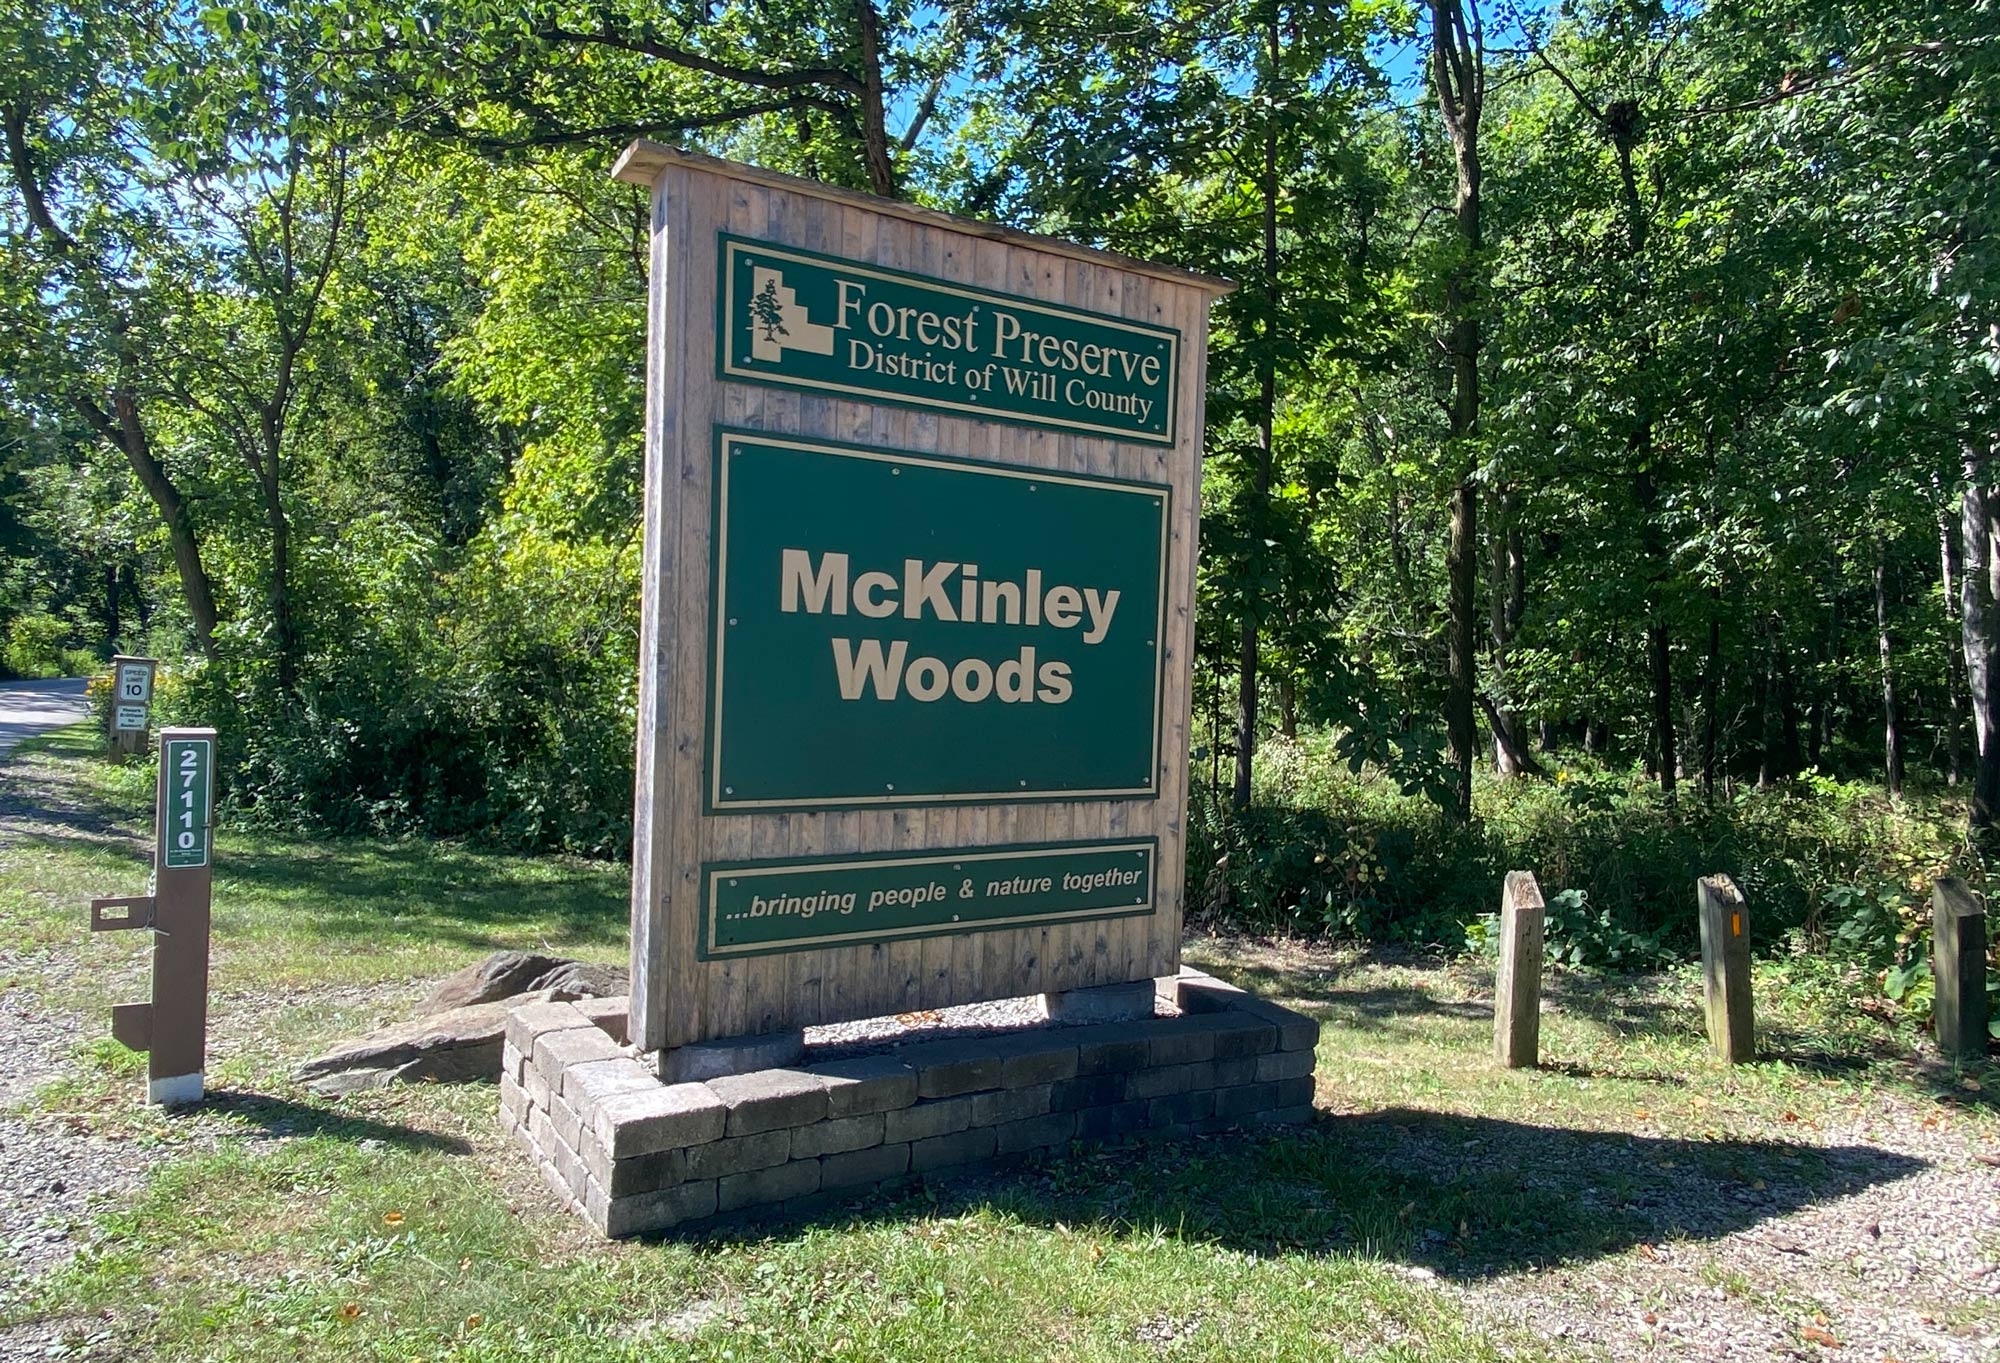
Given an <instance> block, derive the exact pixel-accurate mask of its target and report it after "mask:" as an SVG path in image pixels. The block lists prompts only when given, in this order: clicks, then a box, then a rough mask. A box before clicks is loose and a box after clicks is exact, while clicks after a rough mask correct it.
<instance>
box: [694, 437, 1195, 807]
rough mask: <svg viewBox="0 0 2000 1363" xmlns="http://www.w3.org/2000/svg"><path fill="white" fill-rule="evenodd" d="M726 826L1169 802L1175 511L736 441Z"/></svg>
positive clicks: (722, 490)
mask: <svg viewBox="0 0 2000 1363" xmlns="http://www.w3.org/2000/svg"><path fill="white" fill-rule="evenodd" d="M715 457H716V470H715V481H714V487H715V508H714V515H715V520H714V555H715V563H714V579H713V580H714V596H713V600H712V611H713V616H712V619H711V624H710V629H711V639H710V656H711V659H712V666H713V669H714V670H713V673H712V675H711V677H710V681H709V723H708V751H707V804H708V807H709V809H710V810H711V812H727V811H731V810H761V809H811V808H827V807H857V806H867V805H882V804H891V805H893V804H913V803H921V804H937V803H949V802H962V803H985V802H992V801H1006V800H1033V799H1083V798H1113V797H1123V798H1149V797H1152V796H1154V795H1156V794H1157V793H1158V791H1157V782H1158V771H1159V725H1160V686H1161V654H1160V640H1161V632H1162V628H1163V625H1164V612H1165V605H1166V594H1165V590H1164V588H1165V583H1166V554H1167V528H1168V523H1169V522H1168V510H1169V508H1168V500H1169V490H1168V489H1167V488H1165V487H1162V486H1157V485H1153V484H1147V483H1128V482H1119V481H1115V480H1111V479H1103V478H1094V477H1087V476H1082V475H1076V474H1057V473H1050V472H1045V471H1042V470H1037V469H1024V468H1018V467H1010V466H1001V465H992V464H977V463H972V462H969V461H966V460H961V459H952V458H945V457H939V456H933V455H918V454H907V453H897V452H890V451H883V450H869V449H862V448H858V447H853V446H845V445H833V444H826V443H823V442H816V441H807V440H794V439H789V438H786V437H781V436H768V435H760V434H754V433H750V432H732V431H721V432H718V434H717V441H716V456H715Z"/></svg>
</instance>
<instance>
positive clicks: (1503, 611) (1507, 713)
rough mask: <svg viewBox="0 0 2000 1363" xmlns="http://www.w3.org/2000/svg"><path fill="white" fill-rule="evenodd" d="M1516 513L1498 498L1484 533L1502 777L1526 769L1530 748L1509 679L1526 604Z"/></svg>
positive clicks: (1496, 761)
mask: <svg viewBox="0 0 2000 1363" xmlns="http://www.w3.org/2000/svg"><path fill="white" fill-rule="evenodd" d="M1514 511H1515V501H1514V495H1513V494H1512V493H1511V492H1507V491H1504V490H1503V491H1501V492H1499V493H1496V494H1495V496H1494V498H1493V516H1492V524H1491V525H1489V526H1488V527H1487V531H1486V533H1487V540H1488V543H1489V544H1490V545H1491V548H1492V575H1491V581H1490V582H1489V584H1488V602H1489V605H1488V608H1487V616H1488V620H1489V623H1490V627H1491V630H1492V636H1493V652H1492V670H1493V705H1492V710H1491V714H1490V715H1489V721H1490V722H1491V724H1492V725H1493V770H1494V771H1495V772H1497V773H1498V774H1499V775H1501V776H1505V777H1514V776H1519V775H1521V774H1522V773H1523V772H1524V771H1525V770H1526V767H1525V766H1524V765H1523V763H1522V761H1521V755H1522V754H1523V753H1524V752H1525V751H1526V749H1527V746H1528V745H1527V735H1526V733H1525V732H1524V731H1523V728H1522V725H1521V717H1520V714H1519V712H1518V711H1516V710H1515V708H1514V697H1513V691H1512V679H1511V676H1510V674H1509V672H1508V670H1507V667H1508V661H1507V654H1508V650H1509V649H1511V648H1512V647H1513V646H1514V636H1515V635H1516V634H1517V633H1519V632H1520V628H1521V613H1522V611H1523V610H1524V609H1526V605H1527V565H1526V563H1525V562H1524V552H1523V550H1522V547H1521V531H1520V527H1519V526H1517V525H1516V524H1515V523H1514ZM1528 760H1529V761H1530V762H1532V761H1533V760H1534V759H1533V758H1529V759H1528Z"/></svg>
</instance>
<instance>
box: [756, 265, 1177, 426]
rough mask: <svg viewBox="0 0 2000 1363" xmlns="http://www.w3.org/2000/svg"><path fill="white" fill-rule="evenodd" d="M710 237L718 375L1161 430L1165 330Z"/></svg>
mask: <svg viewBox="0 0 2000 1363" xmlns="http://www.w3.org/2000/svg"><path fill="white" fill-rule="evenodd" d="M722 247H723V250H722V272H723V278H722V290H721V292H722V300H721V309H720V310H721V313H722V318H721V320H722V322H723V326H722V328H721V330H722V331H723V333H724V334H723V336H722V337H721V338H720V339H721V346H720V352H719V353H720V362H719V369H720V372H721V376H722V377H724V378H735V379H752V380H756V381H759V382H766V383H776V384H781V385H783V386H786V387H797V388H805V389H819V390H828V391H833V392H838V393H842V394H848V395H852V396H857V397H865V398H870V399H874V400H878V401H889V402H896V403H903V404H908V405H912V406H920V407H931V408H943V409H947V410H952V411H957V412H962V413H965V414H967V415H971V416H977V417H992V418H998V419H1000V420H1006V421H1016V422H1022V423H1025V424H1029V425H1036V426H1048V427H1054V428H1057V429H1062V430H1070V431H1076V432H1080V433H1086V434H1094V435H1109V436H1115V437H1118V438H1121V439H1127V440H1135V441H1141V442H1144V443H1147V444H1170V443H1172V441H1173V438H1174V429H1175V427H1174V419H1175V414H1174V409H1173V384H1174V371H1175V367H1176V365H1177V364H1178V362H1179V354H1180V333H1179V332H1177V331H1174V330H1172V329H1170V328H1166V327H1156V326H1150V325H1147V324H1144V323H1139V322H1128V321H1125V320H1124V319H1122V318H1116V317H1108V316H1104V315H1102V314H1099V313H1093V312H1085V311H1082V310H1080V309H1075V308H1066V307H1060V306H1056V305H1053V304H1044V303H1031V302H1028V301H1026V300H1023V299H1013V298H1008V297H1007V296H1005V295H1003V294H997V293H993V292H991V291H990V290H984V289H977V288H974V287H972V286H970V285H961V284H953V283H947V282H945V281H942V280H930V279H924V278H922V277H921V276H917V275H911V274H905V273H902V272H901V271H896V270H885V269H881V268H879V267H875V266H862V265H858V264H855V263H853V262H850V261H839V260H833V259H830V258H827V257H821V256H815V255H812V254H810V253H808V252H799V251H791V250H784V249H780V248H777V247H774V246H770V245H768V244H765V243H758V242H746V241H739V240H737V239H735V238H732V237H727V236H725V237H723V238H722Z"/></svg>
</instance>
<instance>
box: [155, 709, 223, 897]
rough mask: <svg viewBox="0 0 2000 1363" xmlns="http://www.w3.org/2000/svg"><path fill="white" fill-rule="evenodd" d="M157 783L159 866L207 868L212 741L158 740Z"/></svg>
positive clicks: (184, 868)
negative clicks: (160, 799)
mask: <svg viewBox="0 0 2000 1363" xmlns="http://www.w3.org/2000/svg"><path fill="white" fill-rule="evenodd" d="M160 780H161V783H162V784H163V785H164V786H165V793H164V796H163V806H162V822H161V826H160V860H161V864H162V865H164V866H168V867H170V868H172V869H174V870H188V869H191V868H193V867H197V866H206V865H208V843H209V833H210V827H209V825H210V815H211V812H212V809H213V807H214V796H215V740H214V739H210V738H169V739H164V740H162V742H161V743H160Z"/></svg>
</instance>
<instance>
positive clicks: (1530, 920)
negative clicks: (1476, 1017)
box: [1493, 871, 1542, 1070]
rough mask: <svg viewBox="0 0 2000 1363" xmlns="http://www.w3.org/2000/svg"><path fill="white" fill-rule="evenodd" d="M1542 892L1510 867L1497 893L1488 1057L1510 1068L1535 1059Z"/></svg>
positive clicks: (1539, 1027)
mask: <svg viewBox="0 0 2000 1363" xmlns="http://www.w3.org/2000/svg"><path fill="white" fill-rule="evenodd" d="M1541 1036H1542V890H1541V887H1540V886H1539V885H1537V884H1536V883H1535V877H1534V876H1533V875H1532V874H1531V873H1529V872H1527V871H1509V872H1508V873H1507V881H1506V884H1505V886H1504V888H1502V890H1501V892H1500V967H1499V970H1498V972H1497V973H1496V974H1495V976H1494V979H1493V1056H1494V1058H1495V1059H1496V1060H1498V1061H1499V1062H1500V1063H1501V1064H1502V1065H1504V1066H1506V1067H1507V1068H1508V1069H1510V1070H1518V1069H1531V1068H1533V1067H1534V1066H1535V1065H1537V1064H1538V1063H1540V1054H1539V1052H1540V1046H1541Z"/></svg>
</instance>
